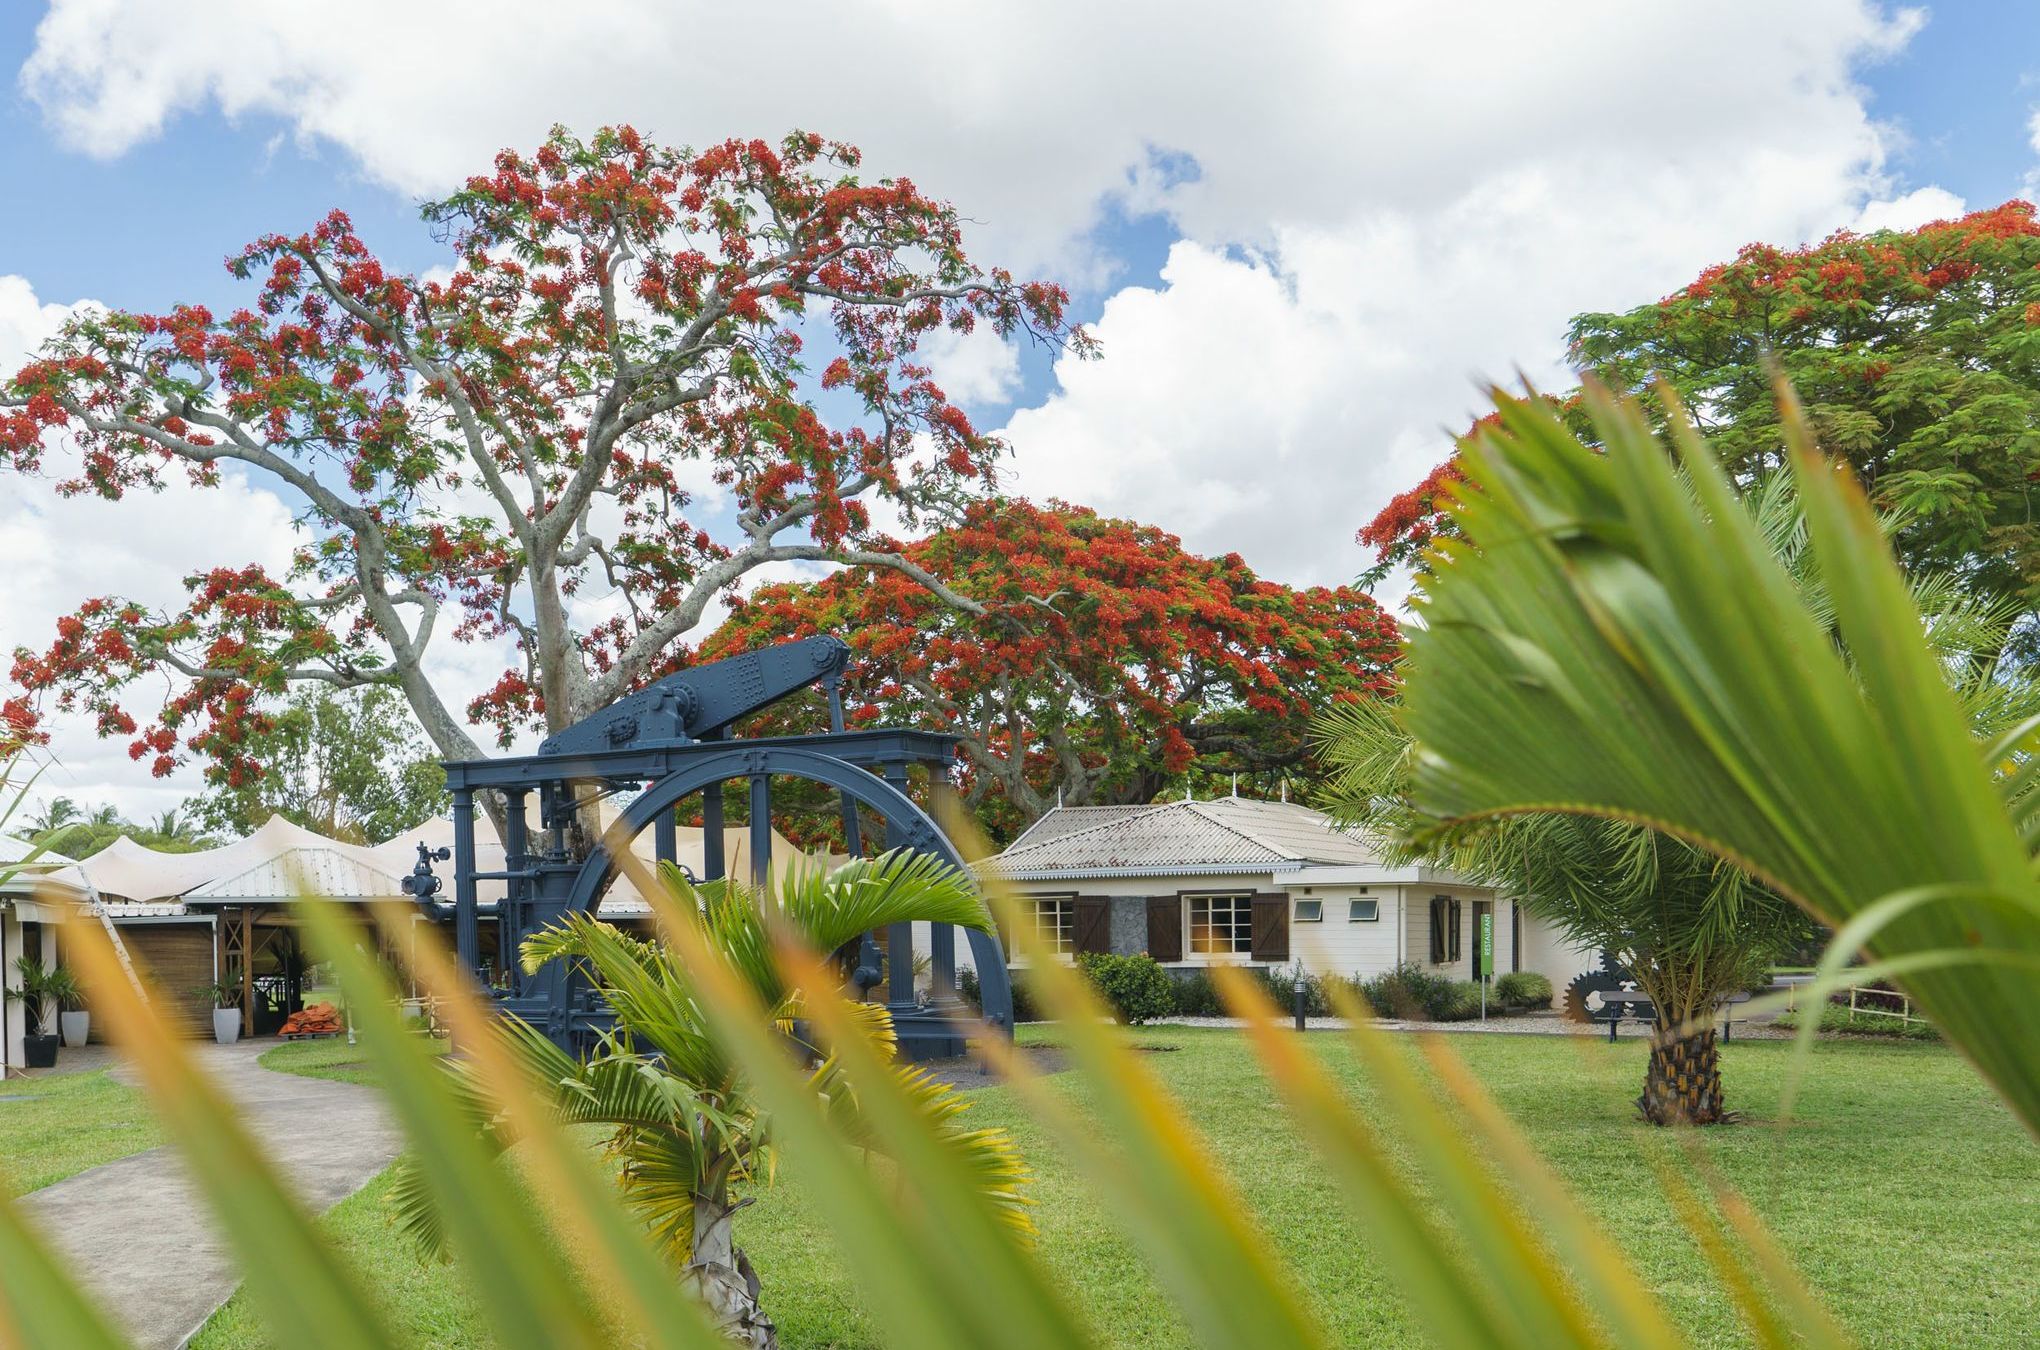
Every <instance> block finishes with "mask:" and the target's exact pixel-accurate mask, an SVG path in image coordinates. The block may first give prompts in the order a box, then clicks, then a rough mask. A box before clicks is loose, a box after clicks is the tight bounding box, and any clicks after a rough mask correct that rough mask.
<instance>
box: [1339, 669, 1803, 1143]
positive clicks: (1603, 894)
mask: <svg viewBox="0 0 2040 1350" xmlns="http://www.w3.org/2000/svg"><path fill="white" fill-rule="evenodd" d="M1397 711H1398V710H1397V709H1396V707H1395V706H1394V705H1392V704H1387V703H1375V704H1351V705H1344V706H1341V707H1339V708H1335V709H1333V710H1332V711H1331V712H1329V713H1327V714H1325V716H1323V717H1322V718H1321V719H1320V720H1319V724H1318V734H1319V741H1320V750H1321V753H1322V755H1323V758H1324V761H1325V763H1326V766H1327V768H1328V769H1329V770H1330V771H1331V776H1330V779H1329V781H1328V783H1327V786H1326V789H1325V791H1324V792H1323V793H1322V794H1321V797H1322V801H1323V804H1324V806H1325V807H1326V809H1327V810H1328V811H1329V812H1330V813H1331V814H1333V815H1334V816H1337V817H1339V818H1340V819H1343V820H1345V821H1347V822H1349V823H1352V824H1355V825H1359V826H1361V827H1362V828H1365V829H1368V830H1369V831H1371V832H1372V833H1374V835H1375V836H1376V837H1377V838H1378V839H1379V840H1380V841H1381V847H1382V849H1383V852H1384V854H1385V855H1386V857H1385V859H1384V860H1385V861H1388V862H1390V863H1392V864H1397V865H1402V864H1409V863H1414V862H1420V861H1421V862H1432V863H1437V864H1440V865H1442V866H1446V867H1449V868H1451V869H1452V870H1453V871H1455V872H1458V873H1459V874H1460V875H1462V876H1464V877H1466V878H1468V879H1469V880H1472V881H1475V882H1478V883H1479V884H1481V885H1486V886H1494V887H1497V888H1499V889H1501V890H1503V891H1505V892H1507V893H1508V894H1510V895H1512V896H1515V897H1516V903H1517V904H1519V905H1520V906H1521V907H1522V908H1523V909H1524V910H1526V911H1527V912H1529V913H1532V914H1535V915H1537V916H1538V917H1539V918H1542V919H1544V920H1546V921H1547V922H1549V923H1551V924H1552V925H1553V926H1554V927H1556V928H1557V929H1558V930H1559V931H1560V932H1562V933H1564V934H1565V936H1566V937H1567V938H1568V939H1570V940H1571V941H1572V942H1574V943H1575V944H1577V945H1580V946H1583V947H1592V948H1598V949H1601V950H1604V951H1607V952H1609V953H1611V954H1612V955H1613V956H1614V958H1615V959H1616V960H1617V961H1619V962H1621V964H1622V965H1624V966H1626V967H1627V968H1628V969H1629V971H1630V973H1631V974H1632V975H1634V976H1635V978H1636V983H1637V985H1638V986H1639V987H1640V988H1641V989H1642V990H1643V992H1644V993H1646V994H1648V995H1650V999H1651V1004H1652V1006H1653V1009H1654V1014H1653V1018H1652V1027H1651V1033H1652V1034H1651V1055H1650V1064H1649V1068H1648V1069H1647V1070H1646V1072H1645V1075H1644V1086H1643V1095H1642V1096H1640V1097H1638V1098H1637V1099H1636V1106H1637V1110H1638V1111H1639V1112H1641V1113H1642V1115H1643V1117H1644V1119H1646V1120H1648V1121H1650V1122H1651V1123H1652V1124H1654V1125H1671V1124H1693V1125H1712V1124H1717V1123H1719V1122H1720V1121H1721V1120H1723V1119H1724V1118H1725V1117H1726V1116H1727V1114H1728V1113H1727V1112H1726V1111H1725V1109H1724V1107H1723V1093H1722V1082H1721V1065H1720V1060H1719V1058H1718V1056H1717V1054H1716V1052H1715V1045H1714V1027H1713V1022H1712V1013H1713V1010H1714V1008H1715V1007H1716V1006H1717V1005H1718V1004H1719V1003H1720V1002H1721V1000H1722V999H1723V998H1724V997H1725V996H1726V995H1728V994H1731V993H1733V992H1735V991H1736V990H1738V989H1743V988H1747V987H1748V986H1749V985H1750V984H1751V983H1753V982H1754V981H1755V980H1756V979H1757V978H1758V977H1759V976H1761V975H1762V974H1763V972H1764V971H1766V970H1767V969H1768V968H1769V967H1770V965H1771V963H1772V962H1773V961H1774V960H1775V959H1776V958H1777V957H1778V955H1779V954H1780V953H1782V952H1784V951H1786V950H1788V949H1790V948H1791V947H1793V946H1795V945H1797V944H1798V943H1799V942H1800V941H1802V940H1803V939H1804V938H1805V936H1806V933H1807V921H1806V919H1805V917H1804V916H1803V915H1802V914H1800V913H1799V911H1798V910H1796V909H1794V908H1793V906H1792V904H1791V902H1789V901H1787V900H1786V899H1785V898H1784V897H1782V896H1780V895H1779V894H1778V893H1777V892H1775V891H1773V890H1771V889H1770V888H1768V887H1766V886H1764V885H1762V884H1760V883H1758V882H1757V881H1755V880H1753V879H1752V878H1751V877H1750V876H1749V875H1748V874H1747V873H1745V872H1743V871H1742V870H1740V869H1739V868H1736V867H1733V866H1730V865H1729V864H1728V863H1725V862H1723V861H1721V860H1720V859H1719V858H1715V857H1712V856H1710V855H1708V854H1705V853H1702V852H1701V851H1699V850H1698V849H1695V848H1693V847H1691V846H1689V845H1687V844H1683V843H1681V842H1679V841H1678V840H1676V839H1673V838H1670V837H1669V836H1666V835H1662V834H1659V833H1657V832H1656V831H1654V830H1650V829H1647V828H1645V827H1643V826H1641V825H1636V824H1631V823H1628V822H1624V821H1610V820H1600V819H1595V818H1592V817H1586V816H1575V815H1560V814H1555V813H1547V814H1541V815H1524V816H1512V817H1507V818H1504V819H1500V820H1492V821H1480V822H1473V823H1465V824H1461V825H1459V826H1457V827H1455V828H1453V829H1451V830H1449V831H1445V832H1440V833H1433V834H1431V835H1429V836H1428V837H1426V838H1425V839H1424V841H1423V842H1422V843H1417V842H1415V840H1414V839H1413V834H1414V832H1415V829H1416V827H1417V825H1418V822H1417V821H1416V820H1415V819H1414V818H1413V817H1412V815H1411V812H1410V810H1409V806H1408V792H1409V780H1410V768H1411V745H1410V739H1409V735H1408V733H1407V732H1405V731H1404V730H1403V728H1402V724H1401V722H1400V720H1399V719H1398V716H1397Z"/></svg>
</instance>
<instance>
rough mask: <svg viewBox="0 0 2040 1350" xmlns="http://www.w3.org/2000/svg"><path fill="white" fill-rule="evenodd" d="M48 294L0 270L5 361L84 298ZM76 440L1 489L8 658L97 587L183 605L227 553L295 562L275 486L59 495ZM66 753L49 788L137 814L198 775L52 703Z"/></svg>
mask: <svg viewBox="0 0 2040 1350" xmlns="http://www.w3.org/2000/svg"><path fill="white" fill-rule="evenodd" d="M91 303H92V302H90V301H84V302H80V304H79V305H59V304H46V303H43V302H41V301H39V300H38V299H37V298H36V295H35V293H34V291H33V290H32V289H31V288H30V286H29V284H28V283H27V282H26V281H24V280H22V279H21V278H20V277H15V276H6V277H0V368H4V369H5V370H7V371H8V372H12V371H13V370H14V369H15V368H16V367H17V366H18V365H19V364H20V363H21V361H22V359H23V358H25V357H26V356H28V355H29V354H30V353H32V352H33V351H34V350H35V348H36V347H37V346H39V345H40V344H41V343H42V341H43V340H44V339H45V338H47V337H49V336H50V335H51V334H52V333H54V332H55V331H56V329H57V327H58V325H60V324H61V323H62V322H63V321H64V319H65V318H66V317H67V316H68V315H69V314H70V313H71V312H72V311H73V310H74V309H77V308H81V307H84V306H86V305H90V304H91ZM68 459H69V453H68V451H67V450H66V449H65V448H64V447H63V446H61V445H52V447H51V449H50V451H49V454H48V456H47V459H46V468H45V472H44V473H43V474H42V475H40V476H34V477H31V476H28V475H22V474H15V473H12V472H11V471H10V473H9V474H8V479H7V491H6V492H5V493H4V494H0V565H4V567H5V569H6V576H7V584H6V585H5V586H0V657H4V658H5V659H7V660H9V661H11V660H12V653H13V651H14V649H15V648H16V647H17V646H26V647H33V648H41V647H44V646H46V645H48V643H49V642H50V640H51V639H52V638H53V637H54V636H55V628H56V622H57V619H58V618H59V617H60V616H61V615H64V614H67V613H70V612H72V611H74V610H76V609H77V607H78V604H79V602H80V601H82V600H84V599H86V598H87V597H89V596H95V595H122V596H127V597H130V598H133V599H136V600H139V601H141V602H143V603H144V604H148V605H152V606H175V605H177V604H179V603H180V602H181V601H182V600H183V598H184V588H183V585H182V580H183V578H184V577H185V576H187V575H189V574H190V573H192V572H195V571H200V570H203V569H205V568H207V567H212V566H217V565H219V564H221V563H226V562H231V563H250V562H255V563H262V564H263V565H265V566H267V567H270V568H275V569H281V568H283V567H285V566H287V565H288V564H289V561H290V551H291V547H292V544H293V542H294V539H295V535H294V531H293V527H292V525H291V519H290V511H289V509H288V508H287V507H285V505H284V504H283V502H282V501H281V500H280V499H279V498H278V497H277V496H276V495H275V494H274V493H271V492H269V491H266V490H265V489H263V488H261V487H258V486H255V485H252V484H250V483H249V482H248V481H247V480H246V479H244V478H242V477H241V476H240V475H238V474H235V473H231V472H229V473H227V474H225V475H223V478H224V481H223V482H222V484H221V486H220V487H218V488H194V487H192V486H191V485H190V484H189V483H188V482H187V481H186V480H185V479H184V478H183V476H182V475H179V474H172V475H169V476H168V479H167V482H166V485H165V487H164V489H163V490H162V491H161V492H160V493H151V492H147V491H142V492H131V493H129V494H128V496H127V497H126V498H125V499H124V500H122V501H119V502H106V501H101V500H100V499H98V498H96V497H73V498H63V497H59V496H58V495H57V493H56V490H55V488H54V486H53V485H54V482H55V480H56V479H57V478H58V477H60V476H61V475H62V473H63V471H64V466H65V463H66V461H67V460H68ZM154 697H155V693H154V691H153V690H147V689H138V690H136V697H135V699H134V700H133V702H134V705H135V708H134V711H135V712H136V715H137V716H138V717H139V716H141V715H143V714H144V713H146V712H151V711H153V710H154V704H153V703H152V702H151V700H152V699H153V698H154ZM50 729H51V731H52V733H53V735H52V749H53V751H54V752H55V755H56V762H55V763H54V764H52V765H51V767H50V768H49V770H48V771H47V772H46V773H45V775H44V777H43V779H42V780H41V783H40V785H39V786H40V793H41V795H43V796H55V795H60V794H62V795H69V796H73V797H80V798H83V799H85V800H88V801H92V802H100V801H111V802H113V803H114V804H115V805H117V806H119V807H120V808H121V810H122V811H123V812H124V813H126V814H128V815H130V816H133V817H137V818H139V817H143V816H149V815H153V814H155V813H156V812H158V811H162V810H166V809H168V808H169V807H172V806H175V805H176V804H177V803H178V802H179V801H181V800H182V799H183V798H184V796H185V795H186V794H187V793H189V792H192V791H196V790H197V789H198V787H199V786H200V784H199V779H198V774H197V772H196V770H195V769H190V768H187V769H185V770H182V771H180V772H179V773H177V774H176V775H174V776H173V777H171V778H169V779H167V780H155V779H151V778H150V777H149V776H148V772H147V769H146V768H145V767H140V766H136V765H134V764H132V763H131V762H130V761H129V760H128V757H127V741H126V738H116V739H114V740H106V741H102V740H100V739H98V738H97V736H95V734H94V732H93V728H92V720H91V719H90V718H89V717H85V716H81V715H76V714H61V713H58V714H54V715H53V717H52V720H51V723H50Z"/></svg>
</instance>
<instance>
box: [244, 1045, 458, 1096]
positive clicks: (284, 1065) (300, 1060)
mask: <svg viewBox="0 0 2040 1350" xmlns="http://www.w3.org/2000/svg"><path fill="white" fill-rule="evenodd" d="M437 1044H438V1046H439V1049H440V1053H441V1054H444V1053H446V1042H445V1041H440V1042H438V1043H437ZM259 1062H260V1063H261V1065H262V1067H263V1068H265V1069H275V1070H276V1071H277V1072H278V1073H294V1074H297V1075H298V1076H299V1077H302V1078H330V1079H332V1080H333V1081H334V1082H336V1083H368V1084H373V1083H374V1082H375V1071H374V1070H373V1069H371V1068H370V1067H369V1064H368V1047H366V1046H362V1045H349V1044H348V1043H347V1038H346V1037H345V1036H334V1037H332V1038H331V1039H329V1040H322V1041H281V1042H278V1044H277V1046H276V1048H275V1049H274V1050H269V1051H265V1052H264V1053H263V1056H262V1058H261V1060H260V1061H259Z"/></svg>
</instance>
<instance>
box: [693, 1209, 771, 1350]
mask: <svg viewBox="0 0 2040 1350" xmlns="http://www.w3.org/2000/svg"><path fill="white" fill-rule="evenodd" d="M740 1207H741V1206H738V1205H732V1204H731V1203H730V1202H729V1197H728V1195H726V1194H725V1195H696V1196H695V1197H694V1244H693V1251H692V1252H691V1253H690V1259H689V1260H688V1263H687V1269H686V1270H684V1271H682V1272H681V1275H682V1278H683V1279H685V1280H686V1282H687V1285H688V1287H689V1288H690V1289H691V1290H692V1291H693V1292H694V1295H695V1297H697V1298H699V1299H700V1300H701V1302H702V1304H703V1305H704V1306H706V1307H707V1309H708V1312H709V1316H711V1317H713V1318H714V1319H715V1324H716V1327H717V1328H718V1329H719V1330H720V1331H721V1332H722V1333H723V1335H725V1336H727V1337H729V1338H730V1340H732V1341H734V1342H736V1343H737V1344H738V1345H742V1346H748V1347H750V1350H778V1347H779V1330H778V1328H777V1327H774V1326H773V1325H772V1319H771V1318H769V1317H767V1316H766V1315H765V1310H764V1309H763V1308H761V1307H760V1306H759V1305H758V1273H757V1272H756V1271H755V1270H753V1269H751V1260H750V1258H749V1257H747V1256H745V1255H744V1250H743V1248H741V1247H739V1246H737V1245H736V1243H735V1242H734V1241H733V1240H732V1238H731V1234H730V1221H731V1220H732V1219H733V1218H734V1217H735V1216H736V1212H737V1210H738V1209H739V1208H740Z"/></svg>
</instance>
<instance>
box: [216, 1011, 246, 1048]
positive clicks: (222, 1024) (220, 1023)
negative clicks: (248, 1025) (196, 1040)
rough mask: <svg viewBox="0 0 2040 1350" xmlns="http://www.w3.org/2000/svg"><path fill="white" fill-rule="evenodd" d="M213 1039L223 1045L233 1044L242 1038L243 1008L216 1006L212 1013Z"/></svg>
mask: <svg viewBox="0 0 2040 1350" xmlns="http://www.w3.org/2000/svg"><path fill="white" fill-rule="evenodd" d="M212 1034H213V1039H214V1040H216V1041H218V1042H219V1043H220V1044H221V1045H232V1044H233V1043H234V1042H235V1041H238V1040H240V1039H241V1010H240V1009H239V1008H214V1009H213V1015H212Z"/></svg>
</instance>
